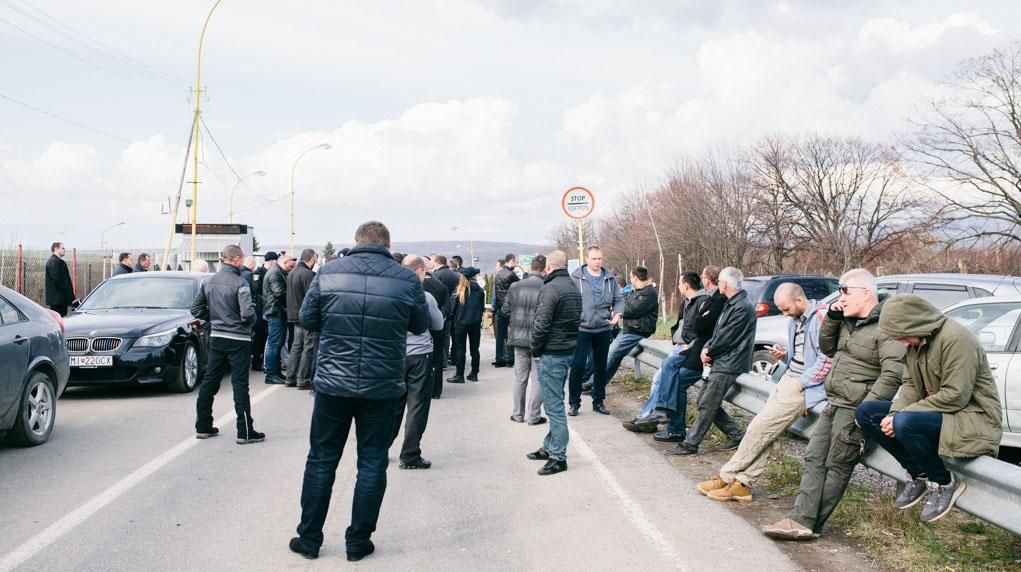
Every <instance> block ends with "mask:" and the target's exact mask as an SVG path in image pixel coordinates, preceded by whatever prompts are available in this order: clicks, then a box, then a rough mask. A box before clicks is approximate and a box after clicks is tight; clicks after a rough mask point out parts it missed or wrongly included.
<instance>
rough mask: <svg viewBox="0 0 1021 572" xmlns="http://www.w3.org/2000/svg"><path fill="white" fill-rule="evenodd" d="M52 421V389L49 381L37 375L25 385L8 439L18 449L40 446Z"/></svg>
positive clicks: (54, 399) (54, 397)
mask: <svg viewBox="0 0 1021 572" xmlns="http://www.w3.org/2000/svg"><path fill="white" fill-rule="evenodd" d="M56 417H57V392H56V391H54V389H53V380H51V379H50V376H48V375H46V374H45V373H42V372H38V371H37V372H35V373H33V374H32V376H31V377H29V378H28V384H27V385H25V391H24V392H23V393H22V395H21V404H20V406H19V407H18V417H17V419H16V420H15V422H14V428H13V429H11V433H10V436H9V437H8V439H9V441H10V442H11V443H12V444H14V445H17V446H19V447H35V446H36V445H42V444H43V443H45V442H46V440H47V439H49V438H50V433H51V432H52V431H53V422H54V420H55V419H56Z"/></svg>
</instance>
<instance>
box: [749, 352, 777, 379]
mask: <svg viewBox="0 0 1021 572" xmlns="http://www.w3.org/2000/svg"><path fill="white" fill-rule="evenodd" d="M774 363H776V360H775V359H773V354H771V353H769V350H759V351H757V352H755V353H754V354H752V373H754V374H755V375H759V376H765V375H769V370H770V368H772V367H773V364H774Z"/></svg>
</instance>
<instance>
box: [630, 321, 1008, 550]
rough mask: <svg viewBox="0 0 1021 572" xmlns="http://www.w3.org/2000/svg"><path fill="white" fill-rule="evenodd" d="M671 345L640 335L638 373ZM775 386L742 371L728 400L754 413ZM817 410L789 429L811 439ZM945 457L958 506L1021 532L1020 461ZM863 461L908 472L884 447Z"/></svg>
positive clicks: (894, 474)
mask: <svg viewBox="0 0 1021 572" xmlns="http://www.w3.org/2000/svg"><path fill="white" fill-rule="evenodd" d="M668 353H669V352H668V351H667V350H666V349H665V348H664V347H663V346H661V345H658V344H656V343H655V342H651V341H649V340H642V342H641V343H640V344H639V346H638V347H637V348H635V350H634V351H632V352H631V356H632V357H634V359H635V373H636V375H640V374H641V373H640V372H641V365H642V364H644V365H648V366H651V367H654V368H657V369H658V368H659V366H660V364H661V363H662V361H663V359H664V358H665V357H666V356H667V355H668ZM772 389H773V384H772V383H771V382H770V381H767V380H765V379H762V378H761V377H758V376H755V375H751V374H744V375H741V376H739V377H738V378H737V383H735V384H734V387H733V388H731V390H730V391H729V392H728V393H727V401H729V402H731V403H733V404H734V405H736V406H738V407H740V408H741V409H744V410H746V411H748V412H750V413H758V412H759V411H761V410H762V408H763V407H764V406H765V404H766V400H767V399H768V398H769V394H770V392H771V391H772ZM817 420H818V413H816V412H815V411H809V415H808V417H803V418H801V419H799V420H798V421H797V422H796V423H795V424H794V425H793V426H792V427H791V428H790V432H791V433H793V434H795V435H797V436H799V437H803V438H805V439H807V438H808V437H809V436H810V435H811V434H812V431H813V430H814V428H815V423H816V421H817ZM943 461H944V462H945V463H946V465H947V467H948V468H949V469H950V470H952V471H954V473H956V474H957V476H958V477H960V478H961V480H962V481H964V482H966V483H967V484H968V488H967V490H965V491H964V494H962V495H961V497H960V498H959V499H958V500H957V507H958V508H960V509H961V510H964V511H967V512H969V513H971V514H973V515H975V516H977V517H979V518H981V519H982V520H985V521H987V522H990V523H992V524H995V525H996V526H999V527H1001V528H1004V529H1006V530H1009V531H1011V532H1013V533H1014V534H1019V535H1021V467H1018V466H1016V465H1011V464H1010V463H1005V462H1003V461H1000V460H997V459H994V458H992V457H978V458H976V459H967V460H962V459H948V458H944V459H943ZM862 463H863V464H865V466H867V467H870V468H872V469H875V470H876V471H879V472H880V473H882V474H884V475H886V476H888V477H891V478H893V479H896V480H897V481H899V482H904V481H905V480H906V478H907V475H906V474H905V472H904V469H903V468H901V466H900V464H899V463H898V462H897V461H896V459H894V458H893V456H891V455H890V454H889V453H887V452H886V450H885V449H883V448H881V447H873V448H872V450H871V451H870V452H869V453H868V454H866V455H865V457H864V458H863V459H862Z"/></svg>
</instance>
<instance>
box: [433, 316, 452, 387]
mask: <svg viewBox="0 0 1021 572" xmlns="http://www.w3.org/2000/svg"><path fill="white" fill-rule="evenodd" d="M447 327H449V325H448V324H444V329H442V330H437V331H433V332H430V333H431V334H432V336H433V354H432V358H433V359H432V371H431V375H430V377H431V378H432V398H433V399H439V398H440V396H441V395H443V366H445V365H446V364H447V334H446V328H447Z"/></svg>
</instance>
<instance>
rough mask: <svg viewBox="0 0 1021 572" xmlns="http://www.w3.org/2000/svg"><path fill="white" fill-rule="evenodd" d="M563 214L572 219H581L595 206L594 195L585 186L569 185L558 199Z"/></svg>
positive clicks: (590, 212)
mask: <svg viewBox="0 0 1021 572" xmlns="http://www.w3.org/2000/svg"><path fill="white" fill-rule="evenodd" d="M560 206H561V208H563V209H564V214H566V215H567V216H569V217H571V218H572V219H574V220H582V219H584V218H585V217H587V216H589V215H590V214H592V211H593V210H594V209H595V208H596V196H595V195H594V194H592V191H590V190H588V189H586V188H585V187H571V188H570V189H567V191H566V192H565V193H564V196H563V197H562V198H561V199H560Z"/></svg>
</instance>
